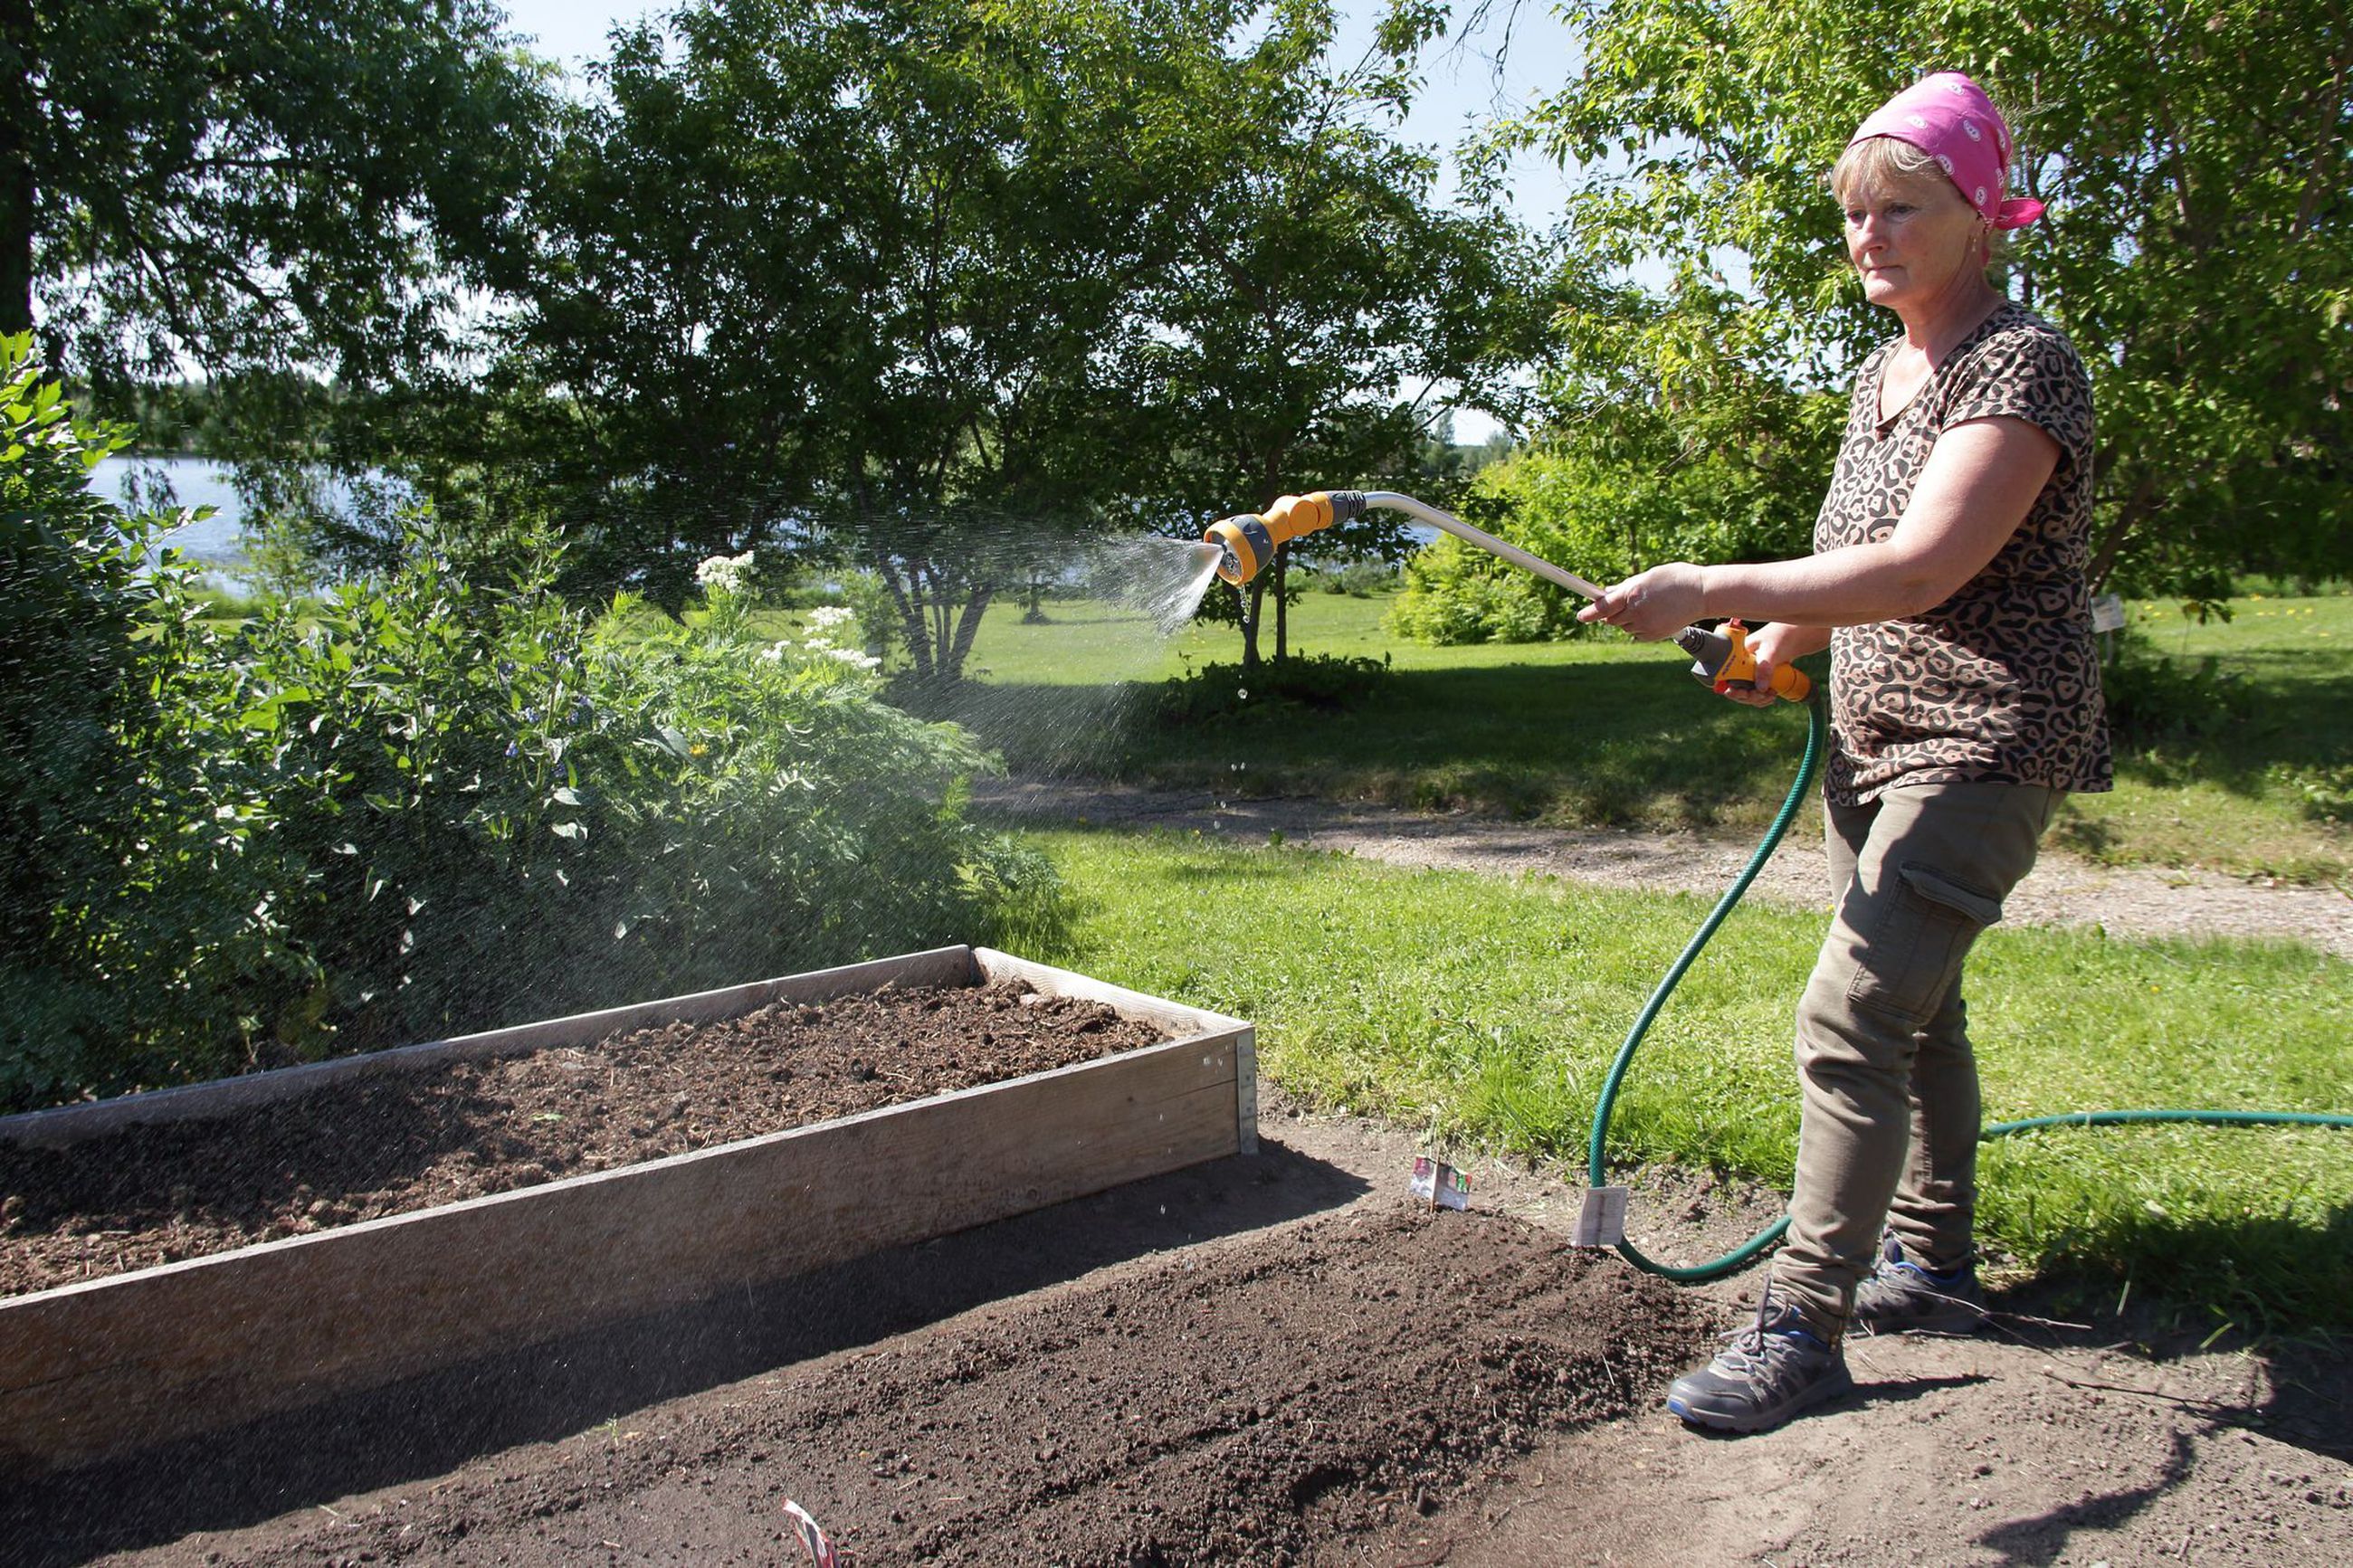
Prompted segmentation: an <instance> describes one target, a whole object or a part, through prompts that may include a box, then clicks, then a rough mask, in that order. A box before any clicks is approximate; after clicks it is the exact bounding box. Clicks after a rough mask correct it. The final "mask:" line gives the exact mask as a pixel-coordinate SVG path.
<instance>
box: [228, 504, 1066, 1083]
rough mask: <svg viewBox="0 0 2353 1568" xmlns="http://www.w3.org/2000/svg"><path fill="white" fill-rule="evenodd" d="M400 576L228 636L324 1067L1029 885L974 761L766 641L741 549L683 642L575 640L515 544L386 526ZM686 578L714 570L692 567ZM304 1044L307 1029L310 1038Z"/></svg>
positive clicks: (838, 941)
mask: <svg viewBox="0 0 2353 1568" xmlns="http://www.w3.org/2000/svg"><path fill="white" fill-rule="evenodd" d="M403 561H404V564H403V566H402V568H401V569H400V571H399V572H397V573H396V574H394V575H393V576H392V577H391V578H390V579H388V580H387V581H385V583H384V584H380V585H375V586H369V587H349V588H346V589H344V590H343V591H341V592H340V593H339V594H338V595H337V596H336V598H335V600H334V601H333V602H332V604H331V605H328V606H326V607H325V608H324V609H322V610H311V611H306V612H305V613H303V614H301V615H300V616H298V615H297V614H296V613H295V611H294V609H293V607H291V606H280V609H279V610H278V611H277V612H276V613H275V614H273V615H272V616H269V617H268V618H267V619H266V620H265V621H264V622H263V623H262V624H261V625H260V626H258V627H257V628H256V629H255V631H254V632H253V634H252V658H253V660H254V665H255V668H256V671H257V680H258V684H259V687H260V688H261V689H263V690H265V691H266V692H268V693H269V698H268V701H267V704H266V708H265V710H264V715H265V717H266V721H267V729H268V734H269V742H270V764H271V767H272V770H273V775H274V786H273V792H272V805H273V808H274V809H275V811H276V813H277V815H278V819H279V831H280V834H281V835H282V837H283V838H284V839H285V840H286V841H287V842H288V843H289V844H290V846H291V849H292V853H293V854H294V856H295V857H296V858H299V859H300V860H301V863H302V864H304V865H306V866H307V867H309V868H311V880H310V882H309V885H308V887H307V889H306V893H307V896H306V898H305V899H304V900H303V902H302V905H301V910H300V912H299V914H296V915H292V916H290V920H291V921H292V923H293V925H294V929H295V930H296V931H297V933H298V934H299V935H300V937H301V939H302V941H303V942H304V943H305V945H306V948H307V949H308V950H309V951H311V952H315V953H316V954H317V955H318V956H319V959H320V962H321V963H322V967H323V968H324V970H325V972H326V973H327V975H328V976H329V978H330V981H331V984H332V997H331V1005H330V1006H328V1007H327V1008H326V1009H325V1010H323V1011H322V1013H321V1014H320V1016H319V1017H318V1020H317V1022H318V1025H319V1027H320V1028H321V1030H322V1032H324V1031H333V1032H334V1033H335V1034H336V1035H337V1040H336V1043H337V1044H338V1045H339V1046H340V1047H344V1048H349V1047H354V1046H357V1047H368V1046H375V1045H382V1044H389V1043H394V1042H396V1041H400V1040H405V1039H415V1038H419V1037H427V1036H431V1035H434V1034H438V1033H445V1032H448V1031H452V1030H458V1029H463V1028H473V1027H485V1026H491V1025H492V1024H497V1023H505V1022H514V1021H518V1020H522V1019H525V1018H532V1017H543V1016H551V1015H553V1014H555V1013H560V1012H566V1011H574V1010H577V1009H579V1008H582V1007H587V1006H596V1005H613V1004H617V1003H618V1002H621V1001H624V1000H627V999H629V998H631V997H644V996H649V995H667V994H675V993H678V992H681V991H690V990H696V989H702V988H705V987H709V986H712V985H718V984H732V983H733V982H736V981H740V980H743V979H745V978H750V977H754V976H756V975H761V974H768V973H781V972H785V971H787V970H791V969H797V968H808V967H815V966H818V965H821V964H825V963H836V962H840V961H845V960H849V959H852V958H857V957H865V956H872V955H874V954H876V953H878V952H882V951H886V950H890V951H896V950H898V949H900V948H902V947H905V946H909V945H915V946H921V945H924V944H928V943H931V942H938V941H945V940H955V939H960V938H961V937H963V936H964V935H965V934H966V933H969V932H971V931H975V930H976V929H978V928H980V927H982V926H984V925H985V923H986V921H987V920H988V918H989V915H990V910H991V908H992V905H993V904H994V903H995V902H996V901H997V900H1000V899H1002V898H1005V897H1006V896H1007V895H1008V891H1009V890H1019V891H1021V892H1022V893H1024V894H1025V896H1032V901H1034V895H1035V892H1036V890H1035V889H1030V888H1029V886H1028V880H1029V879H1031V878H1033V877H1034V875H1035V866H1034V864H1033V863H1031V862H1029V861H1026V860H1024V859H1023V858H1020V857H1019V856H1018V855H1017V854H1014V853H1013V852H1011V851H1009V850H1008V848H1007V847H1005V846H1004V845H1002V844H1001V843H1000V842H999V841H998V840H997V839H996V838H994V837H991V836H989V835H987V834H985V833H982V832H980V831H979V830H978V829H976V828H975V827H974V826H972V825H971V824H970V823H969V821H967V820H966V818H965V814H964V810H963V800H964V790H965V781H966V780H968V779H969V777H970V776H971V774H972V773H975V772H976V771H978V770H979V769H981V768H983V767H984V766H986V765H987V759H986V758H985V757H984V756H983V755H982V754H981V753H980V752H977V751H976V750H975V749H974V747H973V746H972V744H971V742H969V740H968V739H967V738H966V737H965V736H964V735H963V734H962V733H961V732H960V731H955V730H954V729H953V728H951V727H947V726H942V725H929V724H924V723H922V722H920V721H916V720H914V719H913V718H911V717H909V716H908V715H906V714H904V713H902V712H900V711H899V710H896V709H893V708H892V707H890V706H888V705H886V704H884V703H883V702H881V700H878V698H877V697H876V695H875V692H874V690H873V682H872V679H871V675H870V674H869V664H870V662H871V661H869V660H867V659H866V658H865V657H864V656H862V655H860V654H858V653H856V652H855V650H854V649H851V648H839V647H836V646H835V644H834V641H833V636H832V634H833V633H835V632H839V631H840V630H842V629H843V624H842V623H843V620H844V619H845V618H846V617H847V615H848V612H844V611H833V612H829V613H828V612H826V611H818V612H816V614H815V616H814V617H813V619H815V620H816V621H817V623H818V626H820V627H821V628H825V629H822V630H820V631H818V632H816V633H813V634H811V635H810V636H808V637H803V638H799V639H779V640H766V639H764V638H762V637H760V636H758V635H757V633H756V631H755V629H754V621H753V617H752V615H751V611H752V608H753V605H754V599H753V595H752V592H751V590H752V584H753V577H752V574H751V570H750V566H751V563H749V562H748V561H745V562H743V563H742V567H743V570H742V571H741V572H740V573H729V572H706V574H705V577H706V581H707V583H708V584H709V587H708V592H707V595H706V607H705V609H704V611H703V613H702V614H701V615H700V616H696V617H694V624H691V625H690V624H682V623H680V622H678V621H674V620H671V619H670V618H669V617H666V616H662V617H655V618H654V619H653V620H651V621H650V622H648V621H645V620H643V619H641V618H639V617H638V616H636V615H635V614H634V613H633V606H632V605H630V604H629V603H628V602H627V601H624V602H622V603H621V604H618V605H616V606H615V612H614V614H613V615H612V616H609V617H608V618H607V620H606V621H604V622H603V623H601V624H600V626H599V628H597V629H596V630H594V631H592V629H591V628H590V626H588V624H587V623H586V621H585V619H584V618H583V617H582V616H579V615H578V614H577V613H576V612H575V611H573V610H571V609H569V608H568V607H566V606H565V604H564V603H563V601H562V600H561V599H560V598H558V597H557V596H556V595H554V594H553V593H551V592H549V590H548V584H549V583H550V582H551V581H552V579H553V577H554V573H555V571H556V565H557V563H556V560H555V557H554V552H553V551H552V550H551V549H550V548H549V547H548V543H547V541H546V540H545V539H544V537H543V536H542V537H534V536H533V535H531V534H529V533H528V532H526V533H523V534H522V535H520V536H517V537H515V538H513V539H512V540H509V541H507V542H502V543H501V544H500V545H498V546H497V547H495V551H494V552H493V553H491V554H489V555H487V556H486V555H484V554H482V553H480V550H479V546H478V545H476V544H475V543H474V542H472V541H470V539H468V538H466V537H464V536H458V537H451V536H449V535H448V534H445V533H443V532H442V531H438V529H437V527H436V526H435V525H434V523H433V522H432V521H431V519H430V518H429V517H419V518H415V519H412V521H411V524H410V532H409V536H408V539H407V542H406V548H405V550H404V551H403ZM707 564H711V565H716V564H723V563H707ZM315 1043H316V1044H319V1045H323V1044H324V1040H323V1037H322V1039H321V1040H320V1041H318V1042H315Z"/></svg>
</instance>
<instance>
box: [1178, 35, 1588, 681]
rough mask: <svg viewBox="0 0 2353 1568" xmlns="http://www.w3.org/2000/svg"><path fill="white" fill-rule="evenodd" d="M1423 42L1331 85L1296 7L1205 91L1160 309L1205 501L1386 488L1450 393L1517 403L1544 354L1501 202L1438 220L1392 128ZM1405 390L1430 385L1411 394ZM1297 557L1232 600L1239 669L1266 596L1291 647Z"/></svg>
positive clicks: (1330, 545)
mask: <svg viewBox="0 0 2353 1568" xmlns="http://www.w3.org/2000/svg"><path fill="white" fill-rule="evenodd" d="M1428 35H1429V28H1428V27H1427V26H1417V27H1409V28H1408V29H1407V30H1406V31H1404V32H1402V33H1397V34H1392V35H1391V37H1389V39H1388V44H1387V46H1386V52H1384V51H1377V52H1376V53H1375V55H1374V56H1373V57H1372V58H1369V59H1367V60H1366V61H1364V62H1362V63H1360V64H1359V65H1357V66H1356V67H1354V68H1347V69H1342V70H1337V71H1335V70H1334V69H1332V68H1331V66H1330V63H1329V60H1328V54H1329V50H1330V47H1331V41H1332V18H1331V14H1330V12H1329V11H1328V10H1327V9H1325V8H1324V7H1322V6H1320V5H1313V4H1292V5H1283V6H1281V7H1279V8H1278V9H1277V11H1276V13H1275V18H1274V21H1273V23H1272V25H1271V26H1269V28H1268V30H1267V32H1266V34H1265V37H1263V39H1262V40H1261V42H1260V43H1259V44H1258V45H1257V46H1256V47H1253V48H1251V49H1250V50H1248V51H1246V52H1243V53H1241V54H1240V56H1239V57H1237V58H1219V60H1217V61H1216V62H1214V63H1213V65H1212V66H1211V67H1210V68H1209V69H1210V73H1211V76H1210V79H1209V80H1208V81H1205V82H1204V83H1203V86H1202V88H1201V89H1198V94H1199V96H1200V97H1202V98H1204V99H1206V100H1208V101H1213V102H1215V103H1217V104H1218V105H1219V113H1218V114H1217V115H1215V116H1213V117H1209V118H1207V119H1204V120H1202V121H1199V122H1198V123H1196V124H1194V125H1192V126H1190V127H1188V134H1189V135H1190V137H1191V141H1190V142H1189V143H1188V150H1187V155H1186V157H1185V160H1184V163H1185V166H1186V167H1187V168H1190V169H1194V170H1198V172H1199V175H1200V185H1199V187H1198V190H1197V191H1196V192H1195V194H1194V195H1193V196H1192V197H1191V199H1190V200H1188V201H1187V203H1186V204H1185V205H1184V207H1183V208H1182V218H1181V221H1182V223H1183V225H1184V227H1185V230H1186V233H1187V240H1188V243H1187V246H1186V247H1184V249H1183V250H1182V252H1181V253H1180V255H1179V257H1178V258H1177V260H1176V262H1175V263H1174V264H1173V265H1172V266H1171V268H1169V270H1168V272H1167V274H1166V277H1165V279H1163V280H1162V281H1161V282H1160V283H1159V284H1158V285H1157V286H1156V289H1155V296H1154V299H1153V301H1152V304H1151V306H1150V310H1151V313H1152V316H1153V319H1154V320H1155V322H1156V323H1157V324H1158V327H1159V331H1157V332H1156V333H1155V337H1154V341H1153V346H1152V350H1151V352H1152V354H1153V360H1154V365H1155V371H1156V373H1157V375H1158V377H1159V380H1160V384H1161V388H1162V395H1163V396H1165V397H1166V400H1167V405H1168V416H1169V418H1170V421H1171V426H1170V429H1171V432H1172V436H1173V437H1174V438H1175V444H1176V448H1177V450H1178V453H1179V458H1178V461H1177V463H1176V474H1177V476H1179V477H1180V478H1181V479H1183V480H1185V481H1187V482H1188V483H1189V484H1191V485H1192V486H1193V487H1194V489H1193V490H1192V494H1193V495H1194V496H1195V497H1196V498H1197V499H1196V500H1195V503H1194V504H1195V505H1196V506H1198V505H1199V504H1200V501H1199V499H1198V498H1211V497H1217V496H1219V495H1226V496H1230V497H1232V498H1233V499H1234V500H1242V501H1245V502H1247V503H1248V506H1249V508H1250V510H1258V509H1261V508H1263V507H1265V506H1266V505H1267V504H1269V503H1271V502H1272V501H1273V500H1275V499H1276V498H1277V497H1278V496H1280V495H1282V494H1284V493H1285V492H1287V491H1301V490H1307V489H1316V488H1318V487H1339V486H1349V487H1370V486H1375V485H1377V484H1378V482H1379V480H1380V479H1381V478H1382V477H1383V476H1385V475H1391V474H1398V473H1401V472H1405V471H1408V470H1409V469H1411V468H1413V467H1414V466H1415V464H1416V461H1417V459H1418V458H1419V449H1420V447H1421V444H1422V442H1423V440H1424V439H1425V438H1426V436H1427V434H1428V431H1429V429H1430V426H1432V425H1433V424H1434V423H1435V422H1437V421H1438V420H1439V419H1440V418H1441V417H1442V416H1443V415H1444V414H1445V411H1446V405H1445V404H1444V403H1442V402H1440V400H1439V394H1440V392H1444V393H1446V394H1447V395H1450V396H1451V397H1453V398H1454V399H1457V400H1460V401H1463V402H1468V403H1472V404H1480V403H1486V404H1489V405H1501V404H1507V403H1509V402H1510V401H1511V399H1512V393H1511V389H1510V384H1509V382H1508V377H1509V376H1510V375H1511V374H1512V373H1514V372H1515V371H1518V370H1520V369H1522V368H1524V367H1525V365H1526V364H1527V363H1530V362H1531V361H1533V360H1535V359H1537V358H1539V357H1540V356H1541V355H1542V353H1543V351H1544V347H1545V337H1544V323H1545V320H1546V310H1545V307H1544V302H1543V295H1542V290H1541V289H1539V288H1538V287H1537V282H1538V279H1537V277H1536V268H1535V250H1534V247H1532V246H1531V245H1530V243H1529V242H1528V240H1527V238H1526V237H1525V235H1524V234H1523V233H1522V232H1521V231H1520V230H1519V228H1518V226H1516V225H1515V224H1514V223H1513V222H1512V221H1511V220H1510V218H1509V217H1508V216H1506V215H1504V213H1503V212H1502V211H1501V210H1500V208H1499V207H1498V206H1497V205H1495V203H1494V201H1493V191H1492V190H1491V189H1485V188H1482V187H1479V186H1476V185H1474V187H1473V188H1472V191H1471V192H1470V194H1469V195H1468V196H1467V197H1466V199H1465V200H1464V202H1463V203H1462V204H1461V205H1458V206H1455V207H1451V208H1450V207H1441V206H1440V205H1438V204H1437V203H1436V202H1435V201H1434V200H1433V198H1432V195H1431V191H1432V186H1433V185H1434V184H1435V180H1436V174H1437V168H1436V163H1435V161H1434V160H1433V159H1432V158H1431V157H1430V154H1429V153H1426V152H1423V151H1421V150H1419V149H1417V148H1413V147H1409V146H1406V145H1404V144H1401V143H1399V142H1397V141H1395V140H1394V139H1392V138H1391V137H1390V136H1389V135H1388V133H1387V132H1385V131H1384V130H1383V129H1382V127H1381V125H1380V124H1379V120H1380V119H1381V117H1382V116H1384V115H1385V114H1388V113H1391V112H1401V111H1402V109H1403V107H1404V104H1405V102H1406V99H1407V94H1408V93H1409V89H1410V77H1409V71H1408V68H1407V62H1408V61H1409V58H1410V57H1411V55H1412V53H1413V51H1414V50H1415V49H1416V48H1417V47H1419V45H1420V44H1421V43H1422V42H1423V41H1425V39H1426V38H1427V37H1428ZM1405 385H1414V386H1419V387H1421V388H1423V389H1425V391H1424V392H1423V394H1422V395H1421V396H1420V397H1419V399H1415V400H1410V401H1408V400H1401V398H1400V395H1399V389H1400V387H1401V386H1405ZM1220 510H1225V511H1233V510H1242V509H1241V508H1239V507H1236V506H1234V505H1232V504H1231V503H1230V502H1229V503H1228V504H1226V505H1225V506H1223V507H1222V508H1221V509H1220ZM1212 515H1214V514H1212ZM1205 521H1206V520H1205ZM1403 538H1404V536H1403V534H1402V531H1401V530H1399V529H1398V527H1397V525H1396V524H1395V523H1394V522H1393V521H1391V520H1389V519H1388V516H1387V514H1376V516H1375V518H1373V519H1372V520H1370V521H1369V523H1368V524H1367V525H1364V526H1359V527H1358V528H1356V529H1354V530H1345V531H1344V530H1341V529H1335V530H1334V531H1333V533H1332V536H1328V537H1327V536H1319V538H1318V541H1317V543H1319V544H1320V545H1321V547H1322V548H1324V549H1326V550H1335V549H1336V550H1338V551H1341V552H1346V551H1349V550H1351V549H1354V550H1357V551H1362V552H1374V553H1381V554H1386V555H1389V556H1392V557H1393V556H1394V555H1395V554H1397V553H1398V552H1400V550H1401V547H1402V542H1403ZM1303 547H1306V548H1314V547H1315V546H1314V545H1313V544H1310V543H1309V542H1302V543H1301V544H1300V545H1286V546H1284V547H1283V548H1282V550H1279V551H1278V552H1276V555H1275V559H1274V561H1273V563H1271V567H1270V569H1269V570H1268V571H1267V572H1265V573H1262V574H1261V575H1260V577H1259V578H1257V579H1254V580H1253V582H1252V583H1251V584H1250V587H1249V588H1248V590H1247V591H1246V592H1245V593H1244V595H1242V597H1241V600H1240V603H1239V604H1238V605H1236V606H1235V608H1236V612H1237V618H1238V619H1239V620H1240V624H1241V626H1242V637H1243V648H1242V657H1243V663H1244V666H1245V668H1252V667H1255V666H1256V665H1257V663H1258V662H1259V659H1260V657H1261V653H1260V634H1261V619H1262V616H1263V612H1264V608H1265V606H1266V604H1267V602H1268V599H1269V596H1270V595H1271V599H1272V603H1273V605H1274V608H1275V637H1274V652H1275V656H1276V657H1277V658H1281V657H1282V656H1283V655H1284V654H1286V653H1287V652H1288V631H1289V628H1288V624H1287V620H1286V616H1285V611H1286V606H1287V604H1288V602H1289V599H1290V597H1291V596H1292V595H1290V593H1289V591H1288V590H1289V584H1288V583H1287V581H1286V577H1287V568H1288V564H1289V561H1290V557H1291V554H1292V552H1293V550H1294V549H1297V548H1303Z"/></svg>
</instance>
